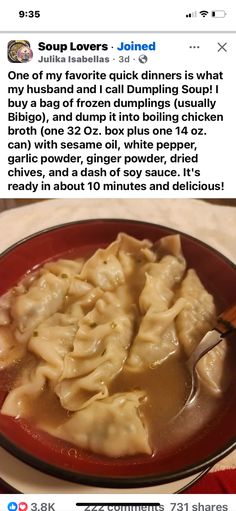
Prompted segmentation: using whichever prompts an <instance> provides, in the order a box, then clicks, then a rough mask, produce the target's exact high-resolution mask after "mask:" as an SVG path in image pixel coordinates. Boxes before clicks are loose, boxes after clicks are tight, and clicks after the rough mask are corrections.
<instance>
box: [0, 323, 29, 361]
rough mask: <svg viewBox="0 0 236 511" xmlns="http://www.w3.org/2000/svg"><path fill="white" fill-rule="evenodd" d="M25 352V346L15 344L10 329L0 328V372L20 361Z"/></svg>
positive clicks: (6, 327)
mask: <svg viewBox="0 0 236 511" xmlns="http://www.w3.org/2000/svg"><path fill="white" fill-rule="evenodd" d="M25 352H26V347H25V345H24V344H20V343H17V342H16V340H15V337H14V335H13V332H12V329H11V328H10V327H9V326H0V370H2V369H5V368H6V367H8V366H10V365H12V364H15V363H16V362H18V361H19V360H21V359H22V358H23V356H24V355H25Z"/></svg>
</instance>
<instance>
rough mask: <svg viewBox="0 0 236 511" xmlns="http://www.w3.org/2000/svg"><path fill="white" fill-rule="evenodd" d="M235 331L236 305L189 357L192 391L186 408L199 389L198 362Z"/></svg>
mask: <svg viewBox="0 0 236 511" xmlns="http://www.w3.org/2000/svg"><path fill="white" fill-rule="evenodd" d="M233 331H236V305H233V306H232V307H230V308H229V309H227V310H226V311H225V312H223V313H222V314H221V315H220V316H219V317H218V318H217V324H216V326H215V328H214V329H213V330H211V331H210V332H207V333H206V335H205V336H204V337H203V339H202V340H201V342H200V343H199V344H198V346H197V347H196V348H195V350H194V351H193V353H192V355H191V356H190V357H189V359H188V362H187V366H188V369H189V372H190V376H191V391H190V394H189V396H188V399H187V401H186V403H185V405H184V408H185V407H186V406H188V405H189V404H190V403H192V402H193V401H194V399H195V397H196V393H197V389H198V374H197V369H196V365H197V363H198V361H199V360H200V359H201V358H202V357H203V356H204V355H205V354H206V353H208V351H210V350H212V348H214V347H215V346H217V344H219V343H220V342H221V341H222V340H223V339H224V338H225V337H226V336H227V335H229V334H231V333H232V332H233Z"/></svg>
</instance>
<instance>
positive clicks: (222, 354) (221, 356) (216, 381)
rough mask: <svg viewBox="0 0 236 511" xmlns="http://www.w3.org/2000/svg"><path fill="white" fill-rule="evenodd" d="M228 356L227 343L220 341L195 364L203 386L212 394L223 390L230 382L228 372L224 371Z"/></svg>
mask: <svg viewBox="0 0 236 511" xmlns="http://www.w3.org/2000/svg"><path fill="white" fill-rule="evenodd" d="M227 356H228V346H227V341H226V340H223V341H221V342H220V343H219V344H218V345H217V346H215V348H213V349H212V350H210V351H208V353H206V355H204V357H202V358H201V360H199V362H198V364H197V372H198V375H199V377H200V378H201V380H202V382H203V383H204V385H205V386H206V387H207V388H208V389H209V390H210V391H211V392H212V393H214V394H219V393H221V392H222V391H223V390H225V389H226V388H227V386H228V384H229V381H230V372H228V371H225V364H226V360H227Z"/></svg>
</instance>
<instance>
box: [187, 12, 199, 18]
mask: <svg viewBox="0 0 236 511" xmlns="http://www.w3.org/2000/svg"><path fill="white" fill-rule="evenodd" d="M196 16H197V11H194V12H189V13H188V14H186V18H196Z"/></svg>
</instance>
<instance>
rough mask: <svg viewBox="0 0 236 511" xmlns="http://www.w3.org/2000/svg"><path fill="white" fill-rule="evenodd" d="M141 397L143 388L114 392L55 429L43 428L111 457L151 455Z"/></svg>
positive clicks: (82, 446)
mask: <svg viewBox="0 0 236 511" xmlns="http://www.w3.org/2000/svg"><path fill="white" fill-rule="evenodd" d="M144 397H145V393H144V392H142V391H134V392H124V393H121V394H114V395H112V396H110V397H108V398H106V399H103V400H102V401H94V402H93V403H91V404H89V405H88V406H87V407H86V408H83V409H82V410H79V411H78V412H76V413H74V414H72V416H71V418H70V419H68V420H67V421H65V422H64V423H63V424H62V425H60V426H59V427H57V428H48V426H47V425H43V429H45V430H46V431H48V432H49V433H51V434H53V435H54V436H56V437H58V438H62V439H64V440H67V441H68V442H71V443H73V444H75V445H77V446H79V447H81V448H83V449H89V450H91V451H92V452H96V453H98V454H103V455H106V456H109V457H113V458H118V457H121V456H131V455H134V454H141V453H144V454H151V453H152V449H151V447H150V445H149V441H148V432H147V427H146V425H145V423H144V422H143V420H142V419H141V417H140V413H139V406H140V402H141V401H142V400H143V399H144Z"/></svg>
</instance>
